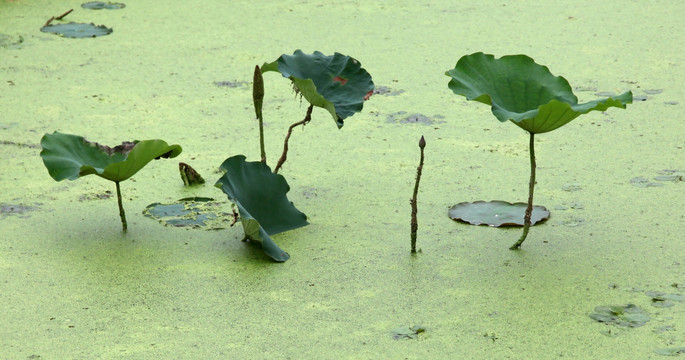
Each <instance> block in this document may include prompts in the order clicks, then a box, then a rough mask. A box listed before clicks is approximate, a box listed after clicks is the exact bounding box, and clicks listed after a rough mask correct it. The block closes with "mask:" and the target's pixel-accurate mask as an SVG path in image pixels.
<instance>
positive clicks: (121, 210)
mask: <svg viewBox="0 0 685 360" xmlns="http://www.w3.org/2000/svg"><path fill="white" fill-rule="evenodd" d="M114 183H115V184H116V186H117V201H118V203H119V217H121V226H122V227H123V231H124V232H125V231H126V229H127V227H128V226H127V225H126V213H125V212H124V205H123V204H122V203H121V188H120V187H119V182H118V181H115V182H114Z"/></svg>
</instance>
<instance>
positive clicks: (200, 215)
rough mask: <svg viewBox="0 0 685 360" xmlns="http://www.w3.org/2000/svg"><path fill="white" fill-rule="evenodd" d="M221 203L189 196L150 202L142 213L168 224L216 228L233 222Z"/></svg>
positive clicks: (225, 226) (228, 225) (222, 227)
mask: <svg viewBox="0 0 685 360" xmlns="http://www.w3.org/2000/svg"><path fill="white" fill-rule="evenodd" d="M221 205H222V204H221V203H219V202H217V201H214V199H212V198H205V197H190V198H184V199H180V200H178V201H177V202H174V203H169V204H160V203H154V204H150V205H148V206H146V207H145V210H143V215H145V216H147V217H149V218H152V219H156V220H159V222H161V223H163V224H166V225H169V226H175V227H191V228H194V229H206V230H218V229H224V228H227V227H230V226H231V223H232V222H233V221H232V219H231V216H230V215H231V214H229V213H226V212H223V211H222V210H221Z"/></svg>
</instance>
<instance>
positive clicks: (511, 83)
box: [445, 52, 633, 134]
mask: <svg viewBox="0 0 685 360" xmlns="http://www.w3.org/2000/svg"><path fill="white" fill-rule="evenodd" d="M445 75H447V76H450V77H452V80H450V82H449V84H448V86H449V88H450V89H452V91H454V93H455V94H457V95H463V96H465V97H466V98H467V99H468V100H474V101H478V102H481V103H483V104H487V105H491V110H492V113H493V114H494V115H495V117H497V119H499V121H502V122H504V121H507V120H511V121H512V122H513V123H514V124H516V125H518V126H519V127H521V128H522V129H524V130H526V131H528V132H530V133H533V134H539V133H544V132H548V131H552V130H555V129H557V128H559V127H561V126H563V125H565V124H567V123H569V122H570V121H571V120H573V119H575V118H577V117H578V116H580V115H582V114H586V113H588V112H590V111H593V110H598V111H604V110H606V109H607V108H609V107H618V108H622V109H625V107H626V104H630V103H632V102H633V94H632V92H630V91H627V92H625V93H623V94H621V95H618V96H613V97H608V98H603V99H598V100H594V101H590V102H587V103H583V104H578V98H577V97H576V96H575V95H574V94H573V91H572V89H571V86H570V85H569V83H568V81H566V79H564V78H563V77H561V76H554V75H552V73H551V72H550V71H549V69H548V68H547V67H546V66H543V65H539V64H537V63H535V61H534V60H533V59H531V58H530V57H528V56H526V55H509V56H503V57H501V58H499V59H495V57H494V56H493V55H490V54H483V53H482V52H478V53H475V54H471V55H466V56H463V57H462V58H461V59H459V61H458V62H457V65H456V67H455V68H454V69H451V70H449V71H447V72H446V73H445Z"/></svg>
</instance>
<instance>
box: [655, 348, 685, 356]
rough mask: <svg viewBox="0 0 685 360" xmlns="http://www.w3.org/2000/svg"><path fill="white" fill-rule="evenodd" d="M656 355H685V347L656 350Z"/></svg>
mask: <svg viewBox="0 0 685 360" xmlns="http://www.w3.org/2000/svg"><path fill="white" fill-rule="evenodd" d="M654 352H655V353H657V354H659V355H665V356H676V355H679V354H685V346H683V347H675V348H663V349H656V350H654Z"/></svg>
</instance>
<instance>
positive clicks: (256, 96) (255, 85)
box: [252, 65, 266, 164]
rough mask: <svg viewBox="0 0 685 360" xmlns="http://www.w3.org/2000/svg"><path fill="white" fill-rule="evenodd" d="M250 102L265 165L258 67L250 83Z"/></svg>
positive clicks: (262, 95)
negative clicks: (257, 122)
mask: <svg viewBox="0 0 685 360" xmlns="http://www.w3.org/2000/svg"><path fill="white" fill-rule="evenodd" d="M252 101H253V103H254V111H255V116H256V117H257V120H259V148H260V150H261V153H262V162H263V163H265V164H266V151H265V150H264V118H263V116H262V105H263V104H264V78H263V77H262V70H261V69H260V68H259V65H255V68H254V77H253V81H252Z"/></svg>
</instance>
